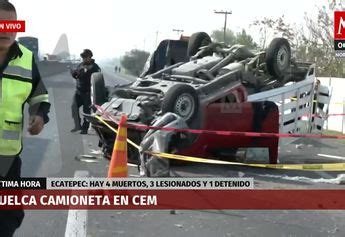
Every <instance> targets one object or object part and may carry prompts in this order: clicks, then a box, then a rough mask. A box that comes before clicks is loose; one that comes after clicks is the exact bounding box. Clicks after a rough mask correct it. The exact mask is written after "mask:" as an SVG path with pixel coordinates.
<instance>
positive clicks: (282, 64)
mask: <svg viewBox="0 0 345 237" xmlns="http://www.w3.org/2000/svg"><path fill="white" fill-rule="evenodd" d="M288 61H289V53H288V49H287V48H286V47H285V46H284V47H281V48H280V49H279V51H278V53H277V66H278V68H279V69H280V70H284V69H285V68H286V65H287V64H288Z"/></svg>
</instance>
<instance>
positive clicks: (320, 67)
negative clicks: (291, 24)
mask: <svg viewBox="0 0 345 237" xmlns="http://www.w3.org/2000/svg"><path fill="white" fill-rule="evenodd" d="M328 3H329V4H328V6H322V7H321V8H318V14H317V17H316V19H312V18H310V17H308V16H307V15H305V21H306V29H307V31H306V33H305V34H303V35H302V45H301V46H300V48H299V54H300V56H301V57H304V60H308V61H312V62H316V66H317V67H316V72H317V73H318V75H319V76H333V77H343V76H344V72H343V68H344V66H345V64H344V60H342V59H337V58H335V52H334V35H333V32H334V19H333V14H334V11H335V10H341V9H343V6H342V1H339V0H338V1H336V0H329V2H328ZM303 50H305V52H303Z"/></svg>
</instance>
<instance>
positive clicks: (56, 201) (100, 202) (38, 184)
mask: <svg viewBox="0 0 345 237" xmlns="http://www.w3.org/2000/svg"><path fill="white" fill-rule="evenodd" d="M253 188H254V180H253V178H226V177H220V178H123V179H103V178H48V179H45V178H35V179H30V178H26V179H21V180H1V181H0V210H13V209H21V208H23V209H32V210H68V209H83V210H85V209H90V210H171V209H179V210H210V209H213V210H216V209H223V210H225V209H228V210H245V209H246V210H282V209H285V210H296V209H304V210H316V209H324V210H345V199H344V196H345V189H344V190H255V189H253Z"/></svg>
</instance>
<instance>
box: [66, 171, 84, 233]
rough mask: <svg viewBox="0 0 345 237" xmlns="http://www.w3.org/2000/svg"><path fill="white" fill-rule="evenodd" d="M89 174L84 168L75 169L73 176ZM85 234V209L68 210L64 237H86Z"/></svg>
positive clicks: (78, 176) (82, 176)
mask: <svg viewBox="0 0 345 237" xmlns="http://www.w3.org/2000/svg"><path fill="white" fill-rule="evenodd" d="M88 176H89V172H88V171H86V170H77V171H75V173H74V177H75V178H85V177H88ZM86 234H87V210H71V209H69V210H68V216H67V224H66V231H65V237H86Z"/></svg>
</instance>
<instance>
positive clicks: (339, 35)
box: [334, 11, 345, 58]
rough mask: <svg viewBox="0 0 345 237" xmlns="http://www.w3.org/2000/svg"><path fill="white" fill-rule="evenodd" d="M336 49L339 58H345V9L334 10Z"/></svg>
mask: <svg viewBox="0 0 345 237" xmlns="http://www.w3.org/2000/svg"><path fill="white" fill-rule="evenodd" d="M334 50H335V56H336V57H337V58H345V11H336V12H334Z"/></svg>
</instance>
